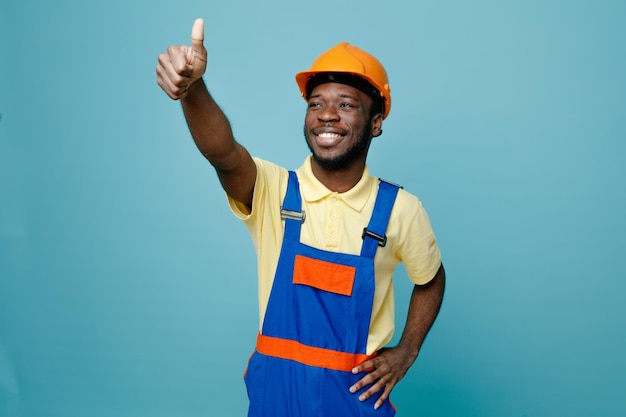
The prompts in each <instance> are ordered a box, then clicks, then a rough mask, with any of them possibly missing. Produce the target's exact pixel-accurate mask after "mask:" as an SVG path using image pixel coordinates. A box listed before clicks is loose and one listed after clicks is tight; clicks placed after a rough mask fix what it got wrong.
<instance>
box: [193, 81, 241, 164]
mask: <svg viewBox="0 0 626 417" xmlns="http://www.w3.org/2000/svg"><path fill="white" fill-rule="evenodd" d="M181 103H182V108H183V113H184V114H185V119H186V120H187V125H188V126H189V131H190V132H191V136H192V137H193V140H194V142H195V143H196V146H197V147H198V150H200V152H201V153H202V155H204V156H205V158H207V159H208V160H209V162H211V164H213V165H214V166H215V167H216V169H222V168H224V169H228V167H229V165H230V164H232V162H230V161H229V159H230V158H232V155H233V154H235V153H236V152H235V148H236V147H237V144H236V142H235V139H234V137H233V133H232V129H231V127H230V123H229V122H228V119H227V118H226V115H225V114H224V112H223V111H222V109H220V107H219V106H218V105H217V103H216V102H215V100H214V99H213V97H211V94H210V93H209V91H208V89H207V87H206V85H205V84H204V81H203V80H202V79H199V80H197V81H195V82H194V83H193V84H191V85H190V86H189V91H188V93H187V95H186V96H185V97H184V98H183V99H182V100H181Z"/></svg>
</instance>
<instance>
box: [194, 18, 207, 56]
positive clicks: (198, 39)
mask: <svg viewBox="0 0 626 417" xmlns="http://www.w3.org/2000/svg"><path fill="white" fill-rule="evenodd" d="M191 45H192V46H193V49H194V50H202V49H204V20H203V19H196V20H195V22H193V28H192V29H191Z"/></svg>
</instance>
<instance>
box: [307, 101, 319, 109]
mask: <svg viewBox="0 0 626 417" xmlns="http://www.w3.org/2000/svg"><path fill="white" fill-rule="evenodd" d="M320 106H321V104H320V103H318V102H317V101H309V109H314V108H316V107H320Z"/></svg>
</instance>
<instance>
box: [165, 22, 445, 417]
mask: <svg viewBox="0 0 626 417" xmlns="http://www.w3.org/2000/svg"><path fill="white" fill-rule="evenodd" d="M191 41H192V45H191V46H171V47H169V48H168V50H167V52H166V53H164V54H161V55H160V56H159V63H158V66H157V80H158V84H159V85H160V86H161V88H162V89H163V90H164V91H165V92H166V93H167V94H168V95H169V96H170V97H171V98H172V99H175V100H178V99H180V100H181V103H182V108H183V112H184V114H185V117H186V119H187V123H188V126H189V130H190V132H191V134H192V136H193V139H194V141H195V143H196V145H197V146H198V149H199V150H200V152H202V154H203V155H204V156H205V157H206V158H207V159H208V160H209V162H210V163H211V164H212V165H213V166H214V168H215V170H216V172H217V175H218V177H219V179H220V182H221V184H222V186H223V188H224V190H225V191H226V194H227V197H228V202H229V204H230V207H231V209H232V210H233V212H234V213H235V215H237V216H238V217H239V218H241V219H242V220H243V222H244V224H245V225H246V227H247V228H248V229H249V232H250V234H251V236H252V238H253V241H254V244H255V248H256V251H257V256H258V268H259V304H260V306H259V309H260V321H261V323H260V330H259V335H258V338H257V346H256V350H255V352H254V354H253V355H252V356H251V358H250V361H249V364H248V369H247V371H246V375H245V381H246V386H247V389H248V397H249V399H250V408H249V414H248V415H249V416H272V417H275V416H279V417H280V416H333V417H336V416H368V415H377V416H393V415H394V414H395V409H394V408H393V406H392V405H391V403H390V402H389V401H388V398H389V394H390V392H391V390H392V389H393V388H394V387H395V385H396V384H397V383H398V381H400V380H401V379H402V378H403V377H404V375H405V374H406V372H407V370H408V368H409V367H410V366H411V365H412V364H413V362H414V361H415V359H416V358H417V355H418V353H419V350H420V347H421V345H422V342H423V341H424V338H425V337H426V334H427V333H428V331H429V329H430V328H431V326H432V324H433V322H434V320H435V318H436V316H437V314H438V311H439V308H440V305H441V301H442V297H443V292H444V282H445V273H444V269H443V266H442V264H441V257H440V253H439V249H438V248H437V244H436V240H435V236H434V234H433V232H432V230H431V227H430V223H429V221H428V217H427V215H426V213H425V211H424V209H423V208H422V205H421V203H420V202H419V200H418V199H417V198H416V197H414V196H412V195H410V194H409V193H407V192H405V191H404V190H402V189H399V188H398V187H397V186H395V185H393V184H391V183H387V182H384V181H380V182H379V181H378V180H377V179H375V178H374V177H372V176H370V174H369V171H368V169H367V167H366V158H367V153H368V149H369V145H370V143H371V140H372V138H374V137H377V136H379V135H380V134H381V133H382V122H383V119H384V118H385V117H386V116H387V115H388V114H389V111H390V106H391V95H390V89H389V85H388V82H387V74H386V72H385V70H384V68H383V67H382V65H381V64H380V63H379V62H378V60H376V58H374V57H373V56H371V55H370V54H368V53H367V52H365V51H362V50H360V49H359V48H356V47H354V46H352V45H349V44H347V43H341V44H339V45H337V46H336V47H334V48H332V49H330V50H329V51H327V52H325V53H324V54H322V55H320V56H319V57H318V58H317V60H316V61H315V62H314V63H313V66H312V67H311V69H310V70H309V71H304V72H301V73H298V74H297V75H296V81H297V83H298V86H299V87H300V90H301V93H302V95H303V96H304V98H305V99H306V100H307V102H308V109H307V112H306V116H305V122H304V136H305V139H306V142H307V144H308V146H309V148H310V150H311V156H309V157H307V159H306V160H305V162H304V164H303V165H302V167H300V168H299V169H298V170H296V171H295V172H288V171H287V170H286V169H284V168H281V167H279V166H276V165H274V164H272V163H270V162H267V161H263V160H261V159H258V158H252V157H251V156H250V154H249V153H248V151H247V150H246V149H245V148H244V147H243V146H241V145H240V144H239V143H238V142H236V141H235V139H234V138H233V133H232V130H231V128H230V125H229V122H228V120H227V119H226V117H225V115H224V113H223V112H222V111H221V110H220V108H219V107H218V106H217V104H216V103H215V101H214V100H213V98H212V97H211V95H210V93H209V92H208V90H207V88H206V86H205V84H204V81H203V79H202V76H203V75H204V72H205V69H206V60H207V52H206V49H205V48H204V45H203V41H204V23H203V21H202V20H201V19H198V20H196V22H195V23H194V26H193V29H192V40H191ZM398 262H403V263H404V265H405V268H406V270H407V272H408V275H409V277H410V279H411V280H412V281H413V282H414V283H415V286H414V290H413V293H412V295H411V301H410V305H409V312H408V315H407V320H406V324H405V328H404V331H403V333H402V337H401V340H400V342H399V344H398V346H396V347H393V348H384V346H385V344H386V343H388V342H389V340H390V339H391V336H392V334H393V330H394V318H393V309H394V308H393V289H392V285H391V275H392V272H393V270H394V268H395V266H396V265H397V263H398Z"/></svg>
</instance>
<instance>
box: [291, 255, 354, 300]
mask: <svg viewBox="0 0 626 417" xmlns="http://www.w3.org/2000/svg"><path fill="white" fill-rule="evenodd" d="M355 275H356V268H355V267H353V266H349V265H341V264H337V263H333V262H327V261H323V260H321V259H315V258H309V257H307V256H303V255H296V258H295V262H294V271H293V283H294V284H299V285H308V286H309V287H313V288H317V289H318V290H322V291H326V292H329V293H333V294H339V295H344V296H351V295H352V288H353V286H354V277H355Z"/></svg>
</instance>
